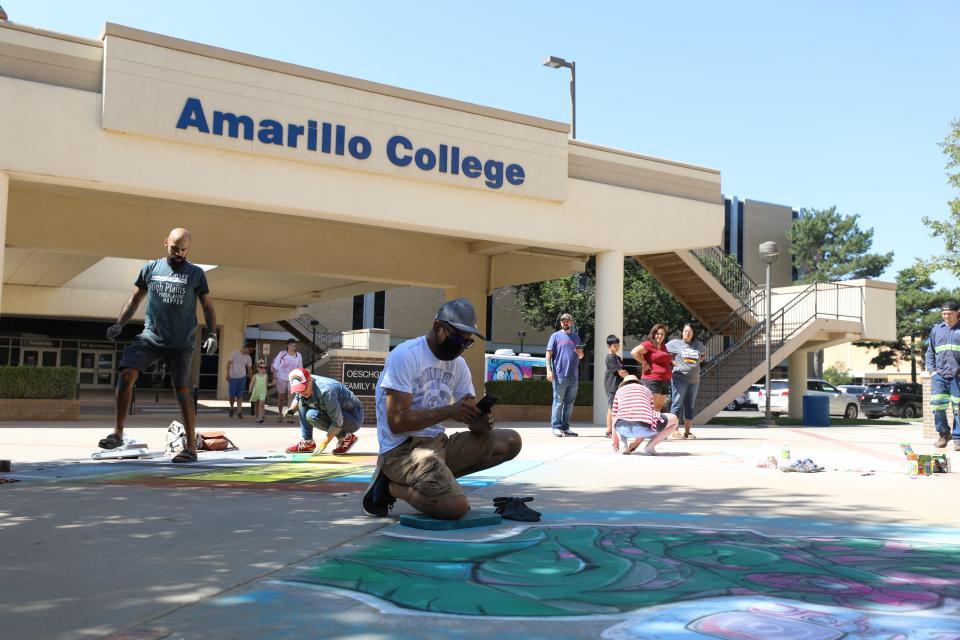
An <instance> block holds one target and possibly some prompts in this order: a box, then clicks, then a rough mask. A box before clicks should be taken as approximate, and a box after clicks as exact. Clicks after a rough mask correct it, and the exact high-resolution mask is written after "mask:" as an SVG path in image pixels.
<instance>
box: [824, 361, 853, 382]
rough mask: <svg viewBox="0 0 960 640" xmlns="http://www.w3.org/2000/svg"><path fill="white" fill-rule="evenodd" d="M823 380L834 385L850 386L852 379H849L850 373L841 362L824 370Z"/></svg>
mask: <svg viewBox="0 0 960 640" xmlns="http://www.w3.org/2000/svg"><path fill="white" fill-rule="evenodd" d="M823 379H824V380H826V381H827V382H829V383H831V384H834V385H840V384H850V382H851V381H852V380H853V378H852V377H850V371H849V370H847V369H845V368H844V366H843V363H842V362H834V363H833V364H832V365H831V366H829V367H827V368H826V369H824V370H823Z"/></svg>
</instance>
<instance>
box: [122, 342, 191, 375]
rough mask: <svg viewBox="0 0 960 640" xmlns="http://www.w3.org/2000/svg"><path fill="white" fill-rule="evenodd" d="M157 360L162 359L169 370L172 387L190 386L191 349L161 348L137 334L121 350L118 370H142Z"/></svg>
mask: <svg viewBox="0 0 960 640" xmlns="http://www.w3.org/2000/svg"><path fill="white" fill-rule="evenodd" d="M157 360H163V361H164V363H166V365H167V369H169V370H170V379H171V380H172V382H173V386H174V387H188V386H190V365H191V363H192V362H193V349H161V348H160V347H157V346H155V345H153V344H150V343H149V342H147V341H146V340H144V339H143V336H137V337H136V338H134V339H133V342H131V343H130V344H128V345H127V348H126V349H124V350H123V356H122V357H121V358H120V365H119V368H120V371H123V370H124V369H136V370H137V371H143V370H144V369H146V368H147V367H149V366H150V365H151V364H153V363H154V362H156V361H157Z"/></svg>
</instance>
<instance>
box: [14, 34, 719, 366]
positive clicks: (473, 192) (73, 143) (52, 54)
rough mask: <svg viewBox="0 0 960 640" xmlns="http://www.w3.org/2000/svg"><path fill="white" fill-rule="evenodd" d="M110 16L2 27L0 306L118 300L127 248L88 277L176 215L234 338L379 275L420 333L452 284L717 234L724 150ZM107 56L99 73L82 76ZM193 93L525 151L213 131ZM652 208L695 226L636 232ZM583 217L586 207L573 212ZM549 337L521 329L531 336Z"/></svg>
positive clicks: (329, 306)
mask: <svg viewBox="0 0 960 640" xmlns="http://www.w3.org/2000/svg"><path fill="white" fill-rule="evenodd" d="M106 32H107V35H106V38H105V41H104V45H103V47H102V48H101V46H100V45H99V43H96V42H89V41H80V40H78V39H73V38H70V37H63V36H58V35H55V34H49V33H44V32H40V31H36V30H31V29H26V28H22V27H18V26H14V25H7V24H4V25H0V56H6V57H5V58H4V60H5V61H8V60H13V59H14V58H16V59H17V60H19V62H17V63H16V64H10V65H7V64H4V65H3V66H0V96H5V97H9V98H10V99H9V100H7V101H5V102H4V117H3V118H0V139H2V140H3V144H2V145H0V173H4V174H6V175H8V176H9V178H10V190H9V207H8V209H7V211H6V212H5V213H6V225H5V232H6V239H5V249H6V250H5V253H4V255H2V256H0V258H2V262H0V264H3V265H4V266H3V274H2V275H3V282H5V283H10V278H11V277H14V276H12V275H11V273H13V272H14V271H15V272H16V273H17V274H18V275H16V276H15V277H16V278H18V280H17V281H16V282H15V284H14V286H10V287H8V288H7V290H6V291H4V294H5V295H4V307H5V309H2V310H0V311H6V310H7V305H8V304H9V305H10V307H9V308H10V309H14V308H15V309H16V310H17V312H18V313H24V314H26V315H41V316H42V315H47V314H52V313H58V314H59V315H65V316H89V317H97V318H101V319H104V320H107V319H112V318H114V317H116V313H117V308H118V304H117V300H121V301H122V299H125V297H126V296H127V295H129V292H130V281H131V276H130V274H127V273H126V267H123V268H122V269H121V268H119V267H117V268H116V269H114V271H117V272H119V271H123V274H124V275H123V277H121V278H117V279H113V278H110V279H109V280H110V283H108V282H107V279H97V278H90V277H87V278H86V279H84V275H85V274H88V272H89V271H90V270H94V269H97V268H99V267H101V266H102V265H103V264H104V262H103V260H104V259H107V260H114V259H116V260H129V261H143V260H147V259H151V258H155V257H157V256H158V255H161V254H162V246H161V243H162V239H163V238H164V237H165V236H166V234H167V232H168V231H169V229H170V228H171V227H173V226H186V227H188V228H190V230H191V231H192V232H193V238H194V245H193V248H192V250H191V256H190V257H191V259H192V260H193V261H194V262H199V263H205V264H211V265H216V268H215V269H213V270H211V271H209V272H208V279H209V281H210V285H211V293H212V296H213V297H214V298H216V299H217V300H218V305H219V304H220V302H219V301H221V300H222V301H223V308H224V313H223V316H224V318H225V319H226V321H224V320H223V319H222V320H221V323H222V324H224V331H225V332H227V335H226V336H225V337H227V338H228V340H227V342H235V341H238V340H239V339H240V336H241V335H242V333H241V332H242V327H243V325H244V324H252V323H255V322H269V321H273V320H276V319H277V318H282V317H292V316H296V315H298V314H299V313H300V312H301V311H302V308H303V306H304V305H319V310H318V311H317V312H316V313H315V314H314V315H316V317H317V318H318V319H320V320H321V322H323V323H324V324H325V325H327V326H328V327H330V328H331V329H340V328H346V327H347V326H349V323H350V318H351V315H352V314H351V298H352V296H353V295H354V294H357V293H363V292H366V291H376V290H378V289H384V288H386V289H388V290H389V291H390V292H394V291H395V292H396V293H390V294H389V295H388V303H387V323H388V328H391V327H389V325H390V324H394V325H395V327H392V329H393V333H394V335H396V336H397V337H404V336H405V335H407V334H409V335H410V336H413V335H419V334H421V333H422V332H423V331H424V330H425V327H424V326H423V324H424V321H426V322H427V323H428V322H429V319H430V317H432V314H433V313H434V311H435V310H436V308H437V307H438V306H439V304H440V303H441V302H442V300H443V299H447V298H450V297H457V296H466V297H469V298H470V299H471V300H472V301H473V302H474V304H475V306H477V311H478V316H479V318H478V320H479V321H480V323H481V326H483V320H484V318H485V309H486V307H485V304H484V302H485V296H486V294H487V293H488V292H490V291H494V290H498V289H501V288H503V287H506V286H509V285H512V284H518V283H523V282H533V281H541V280H547V279H553V278H559V277H564V276H567V275H570V274H572V273H577V272H579V271H581V270H582V269H583V268H584V264H585V260H586V258H587V257H588V256H589V255H592V254H594V253H596V252H598V251H620V252H622V253H624V254H627V255H636V254H640V253H649V252H656V251H663V250H676V249H683V248H693V247H699V246H705V245H710V244H715V243H716V241H717V238H719V236H720V232H721V229H722V225H723V210H722V207H721V205H720V197H719V186H720V174H719V172H718V171H716V170H714V169H706V168H702V167H696V166H693V165H686V164H682V163H678V162H674V161H667V160H662V159H657V158H650V157H645V156H639V155H636V154H630V153H627V152H623V151H619V150H614V149H607V148H604V147H599V146H594V145H584V144H580V143H577V144H572V143H571V142H570V141H568V139H567V136H566V125H564V124H562V123H556V122H550V121H546V120H542V119H538V118H534V117H530V116H524V115H522V114H511V113H507V112H502V111H497V110H494V109H489V108H486V107H482V106H477V105H468V104H465V103H459V102H456V101H453V100H449V99H445V98H438V97H436V96H426V95H424V94H417V93H415V92H409V91H406V90H402V89H397V88H391V87H385V86H383V85H375V84H373V83H366V82H364V81H359V80H355V79H345V78H342V77H334V76H332V75H331V74H324V73H323V72H318V71H316V70H309V69H304V68H302V67H296V66H295V65H285V64H282V63H276V62H273V61H265V60H262V59H259V58H254V57H252V56H246V55H244V54H237V53H234V52H225V51H223V50H218V49H215V48H212V47H205V46H203V45H196V44H192V43H184V42H182V41H175V40H173V39H169V38H165V37H163V36H157V35H156V34H146V33H144V32H138V31H135V30H129V29H125V28H122V27H115V26H108V28H107V31H106ZM11 51H12V52H14V53H15V54H16V55H13V54H10V53H9V52H11ZM99 56H102V59H103V61H104V67H103V68H104V69H105V70H106V71H105V72H104V74H103V76H102V81H103V84H102V85H101V84H100V83H97V82H94V81H93V80H94V79H95V78H91V76H90V74H91V73H95V67H92V66H91V61H96V60H97V59H99ZM56 61H59V63H58V64H54V62H56ZM101 86H104V87H105V89H104V90H103V91H104V93H103V94H101V93H98V92H97V91H98V90H99V89H100V87H101ZM187 96H196V97H200V98H202V99H203V100H204V104H205V106H206V102H207V101H208V100H209V101H210V107H211V108H216V109H222V110H225V111H226V110H230V111H233V112H235V113H243V114H246V113H247V112H248V111H249V114H250V115H252V116H256V117H258V118H259V117H267V118H274V119H277V120H279V121H284V122H288V123H294V122H300V121H301V120H303V119H304V118H305V117H307V116H308V115H309V114H312V113H315V112H317V113H323V114H325V116H329V117H318V118H317V119H318V120H320V121H327V122H332V123H340V122H343V123H346V124H347V125H349V127H348V128H349V129H351V130H353V129H354V128H355V129H356V131H357V132H369V138H370V141H371V142H372V143H374V144H375V145H376V147H377V152H378V153H380V154H382V153H383V146H382V145H383V144H384V141H383V135H384V134H385V132H390V131H396V132H397V133H405V132H409V133H410V136H408V137H411V139H413V138H414V137H416V138H418V139H417V140H415V142H416V143H417V146H421V141H423V143H422V144H429V145H433V146H435V145H436V144H439V143H440V142H442V141H444V140H445V141H447V142H448V143H450V144H462V146H463V147H464V153H466V152H468V151H469V152H471V153H474V155H477V156H479V157H489V158H496V159H502V160H504V161H505V162H510V161H519V162H522V163H523V164H524V167H525V169H527V168H529V171H528V177H527V178H526V181H525V183H524V185H523V186H522V187H519V186H518V187H517V188H515V189H500V190H492V189H490V188H488V187H486V186H480V185H478V184H469V185H464V184H461V182H458V180H459V178H457V179H454V178H453V177H451V176H442V175H424V174H423V172H420V173H416V171H419V170H415V172H414V173H412V174H411V173H410V172H409V171H407V170H404V171H400V170H399V169H398V168H397V167H393V166H389V167H385V166H383V165H382V164H381V165H377V164H375V163H374V164H369V165H362V164H358V163H357V162H354V161H353V160H355V159H351V160H347V159H345V158H343V157H340V158H332V159H331V158H321V159H319V160H323V161H322V162H318V158H316V157H313V156H310V157H302V154H298V153H296V151H297V150H296V149H293V151H294V152H295V153H293V154H292V155H291V154H290V153H288V152H289V151H291V149H274V148H272V147H269V148H266V149H265V148H264V147H265V146H267V145H264V144H262V143H259V142H258V143H254V144H250V143H248V142H246V141H239V140H235V139H223V138H221V139H218V140H211V139H204V138H203V136H209V135H210V134H202V133H198V132H196V131H195V130H193V129H191V130H188V131H186V132H184V131H181V130H177V129H176V127H175V124H176V117H177V115H178V114H179V112H177V113H173V114H171V113H170V109H171V107H172V106H176V105H175V104H174V102H175V103H176V104H179V103H180V102H181V101H183V100H185V99H186V97H187ZM171 101H172V102H171ZM221 101H223V104H220V102H221ZM215 103H216V104H215ZM207 115H208V116H209V115H210V114H207ZM121 132H122V133H121ZM412 132H418V133H416V134H415V135H414V133H412ZM351 133H353V131H351ZM181 134H183V135H181ZM467 147H469V149H467ZM571 147H573V149H574V151H573V152H571ZM474 149H476V151H474ZM301 151H302V150H301ZM327 160H331V162H327ZM571 163H572V165H573V166H574V168H575V170H574V171H572V172H571V173H570V174H569V175H568V169H569V167H570V166H571ZM613 174H616V176H617V179H615V180H613V179H609V176H611V175H613ZM464 186H466V187H468V188H464ZM652 217H656V218H660V219H670V220H672V221H673V222H674V223H675V224H676V225H677V226H680V227H682V228H684V229H685V230H686V231H685V233H684V234H682V235H680V236H676V235H675V234H674V235H671V234H649V233H646V231H647V229H646V227H645V221H646V220H648V219H650V218H652ZM583 220H589V221H590V224H564V222H565V221H570V222H573V221H578V222H579V221H583ZM680 244H682V245H683V246H679V245H680ZM14 264H15V265H16V267H13V266H11V265H14ZM43 264H53V265H55V270H54V271H46V270H44V269H41V268H40V267H41V266H42V265H43ZM111 264H114V263H111ZM115 264H119V263H115ZM30 265H33V266H36V267H37V268H36V269H32V268H27V267H29V266H30ZM54 276H55V277H54ZM20 278H22V281H21V280H20ZM51 278H52V279H53V280H54V281H50V279H51ZM114 280H116V281H115V282H114ZM77 281H83V282H84V284H83V285H82V286H78V285H76V282H77ZM71 283H74V284H73V286H72V287H71ZM67 288H70V289H71V290H70V291H69V292H65V290H66V289H67ZM43 289H48V290H49V289H53V290H56V291H57V293H56V294H53V297H52V298H51V297H50V295H51V294H50V291H43ZM8 293H9V294H10V295H7V294H8ZM108 301H109V303H108ZM51 302H54V303H55V304H50V303H51ZM98 302H99V303H98ZM251 304H256V305H257V311H256V313H253V312H252V311H251V309H252V307H250V306H249V305H251ZM219 308H220V307H219V306H218V310H219ZM512 313H513V312H512V311H510V310H509V309H508V310H507V311H506V314H507V318H508V319H507V320H505V321H503V322H502V323H497V322H495V327H496V331H497V332H498V334H497V335H498V336H501V337H503V338H504V341H505V342H513V341H514V336H515V334H516V331H517V330H518V329H519V326H520V324H519V323H518V322H517V319H516V316H515V315H511V314H512ZM336 318H344V319H345V321H343V322H337V321H336ZM427 326H429V325H428V324H427ZM504 332H505V333H506V334H507V335H503V333H504ZM544 339H545V338H544V336H542V335H539V336H538V335H534V334H532V333H530V332H529V331H528V338H527V340H526V341H525V342H528V343H531V344H532V343H533V341H534V340H540V341H542V340H544ZM473 351H476V352H477V354H474V353H472V352H471V354H470V358H471V359H474V360H477V362H472V363H471V366H474V367H475V368H477V369H478V370H479V371H480V373H479V375H482V353H480V351H479V350H473ZM478 365H480V366H478Z"/></svg>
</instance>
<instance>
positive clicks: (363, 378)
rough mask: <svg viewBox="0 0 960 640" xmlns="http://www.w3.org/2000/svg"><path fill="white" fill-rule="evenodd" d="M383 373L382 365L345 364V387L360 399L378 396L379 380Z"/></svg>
mask: <svg viewBox="0 0 960 640" xmlns="http://www.w3.org/2000/svg"><path fill="white" fill-rule="evenodd" d="M381 373H383V365H382V364H370V363H369V362H344V363H343V385H344V386H345V387H346V388H347V389H350V391H353V393H354V395H356V396H358V397H364V396H367V397H373V396H374V395H376V389H377V380H379V379H380V374H381Z"/></svg>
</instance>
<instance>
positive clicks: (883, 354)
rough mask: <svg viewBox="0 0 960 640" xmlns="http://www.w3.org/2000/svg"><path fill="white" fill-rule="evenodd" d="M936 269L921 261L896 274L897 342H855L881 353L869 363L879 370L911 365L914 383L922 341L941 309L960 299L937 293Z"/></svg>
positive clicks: (945, 292)
mask: <svg viewBox="0 0 960 640" xmlns="http://www.w3.org/2000/svg"><path fill="white" fill-rule="evenodd" d="M933 270H934V268H933V267H932V266H931V265H929V264H927V263H925V262H922V261H919V260H918V261H917V263H916V264H914V265H913V266H910V267H907V268H906V269H901V270H900V271H899V272H898V273H897V302H896V310H897V339H896V340H895V341H893V342H872V341H863V342H855V343H854V344H855V345H856V346H863V347H872V348H875V349H879V353H878V354H877V355H876V357H874V358H873V359H871V360H870V362H871V363H872V364H874V365H876V367H877V368H878V369H881V370H883V369H885V368H886V367H891V366H895V365H896V364H897V363H899V362H910V373H911V379H912V381H913V382H916V381H917V363H918V362H919V361H920V360H922V358H923V349H924V346H923V339H924V337H925V336H926V334H927V333H928V332H929V331H930V327H931V326H932V325H933V324H935V323H937V322H939V321H940V305H941V304H943V302H944V301H945V300H950V299H953V300H956V299H958V298H960V292H958V291H949V290H946V289H939V290H936V291H935V290H934V288H933V287H934V282H933V278H932V276H931V274H932V273H933Z"/></svg>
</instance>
